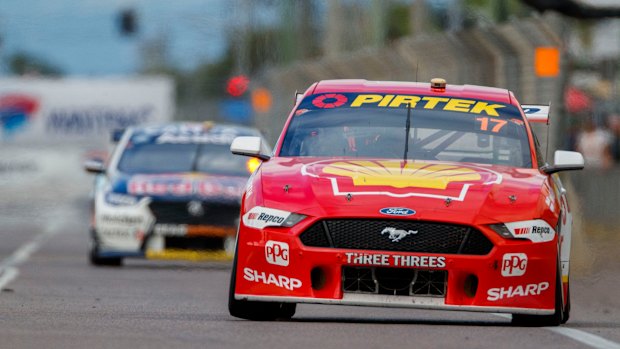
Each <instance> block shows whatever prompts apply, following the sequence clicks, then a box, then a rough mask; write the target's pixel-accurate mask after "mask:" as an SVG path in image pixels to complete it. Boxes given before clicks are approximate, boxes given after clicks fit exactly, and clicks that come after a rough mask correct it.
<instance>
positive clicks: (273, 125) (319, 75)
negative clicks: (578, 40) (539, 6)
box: [255, 18, 560, 141]
mask: <svg viewBox="0 0 620 349" xmlns="http://www.w3.org/2000/svg"><path fill="white" fill-rule="evenodd" d="M549 46H552V47H559V46H560V38H559V37H558V35H557V34H555V33H554V31H553V30H552V28H551V27H550V26H549V25H548V24H547V23H546V21H545V20H543V19H542V18H530V19H526V20H521V21H515V22H513V23H509V24H506V25H501V26H490V27H487V28H475V29H468V30H463V31H458V32H442V33H434V34H427V35H420V36H416V37H409V38H404V39H401V40H399V41H396V42H394V43H392V44H391V45H389V46H387V47H382V48H380V49H377V48H370V49H364V50H361V51H356V52H348V53H344V54H342V55H341V56H337V57H325V58H322V59H319V60H313V61H302V62H298V63H295V64H293V65H290V66H286V67H277V68H273V69H270V70H268V71H266V72H265V74H264V75H263V77H262V79H261V81H260V85H262V87H266V88H268V89H269V90H270V91H271V92H272V94H273V101H274V104H273V107H272V109H271V110H270V112H268V113H264V114H258V115H256V119H255V123H256V125H257V126H258V127H260V128H261V129H264V130H267V131H268V133H269V137H270V138H271V140H272V141H274V140H275V138H277V136H278V135H279V133H280V131H281V129H282V125H283V124H284V121H285V120H286V117H287V116H288V113H289V112H290V110H291V107H292V105H293V100H294V97H293V94H294V92H295V91H300V92H303V91H304V90H305V89H306V88H307V87H308V86H310V85H311V84H312V83H313V82H315V81H319V80H325V79H368V80H397V81H430V79H431V78H434V77H442V78H445V79H446V80H447V81H448V83H452V84H474V85H487V86H496V87H503V88H507V89H509V90H511V91H513V92H514V93H515V94H516V96H517V97H518V98H519V101H521V102H522V103H524V104H535V103H549V102H550V101H555V100H557V99H558V98H559V96H558V95H559V94H558V93H557V87H558V83H559V79H558V78H538V77H536V74H535V71H534V52H535V48H536V47H549ZM544 134H545V132H542V135H541V137H540V138H543V140H544Z"/></svg>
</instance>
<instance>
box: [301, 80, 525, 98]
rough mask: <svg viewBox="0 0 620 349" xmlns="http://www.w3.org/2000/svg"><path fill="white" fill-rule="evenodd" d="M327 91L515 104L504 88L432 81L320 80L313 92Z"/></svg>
mask: <svg viewBox="0 0 620 349" xmlns="http://www.w3.org/2000/svg"><path fill="white" fill-rule="evenodd" d="M327 92H345V93H346V92H353V93H355V92H357V93H402V94H412V95H431V96H432V95H435V96H450V97H464V98H474V99H483V100H489V101H495V102H501V103H506V104H513V102H514V100H513V99H514V97H513V96H512V93H511V92H510V91H508V90H507V89H504V88H497V87H488V86H477V85H451V84H446V88H445V91H438V90H436V89H431V84H430V82H406V81H371V80H364V79H342V80H322V81H319V82H318V83H317V84H316V85H315V87H314V89H313V90H312V91H311V93H312V94H317V93H327Z"/></svg>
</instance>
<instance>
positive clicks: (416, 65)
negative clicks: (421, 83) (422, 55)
mask: <svg viewBox="0 0 620 349" xmlns="http://www.w3.org/2000/svg"><path fill="white" fill-rule="evenodd" d="M419 67H420V62H415V81H416V82H417V81H418V68H419Z"/></svg>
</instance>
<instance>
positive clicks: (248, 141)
mask: <svg viewBox="0 0 620 349" xmlns="http://www.w3.org/2000/svg"><path fill="white" fill-rule="evenodd" d="M264 147H265V146H264V145H263V141H262V139H261V138H260V137H249V136H242V137H237V138H235V139H233V141H232V143H231V144H230V151H231V152H232V153H233V154H236V155H245V156H251V157H255V158H259V159H261V160H263V161H267V160H269V159H270V157H269V155H266V154H265V153H264V152H263V151H262V150H263V148H264Z"/></svg>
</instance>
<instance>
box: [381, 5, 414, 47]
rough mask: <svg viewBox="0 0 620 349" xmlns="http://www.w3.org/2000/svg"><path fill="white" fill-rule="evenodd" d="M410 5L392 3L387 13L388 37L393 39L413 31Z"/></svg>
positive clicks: (389, 39) (390, 39)
mask: <svg viewBox="0 0 620 349" xmlns="http://www.w3.org/2000/svg"><path fill="white" fill-rule="evenodd" d="M410 6H411V5H408V4H401V3H391V4H390V7H389V8H388V9H387V14H386V17H387V18H386V21H385V22H386V26H387V28H386V29H387V30H386V39H387V40H388V41H392V40H395V39H398V38H400V37H403V36H407V35H409V33H410V32H411V20H410V13H409V10H410Z"/></svg>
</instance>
